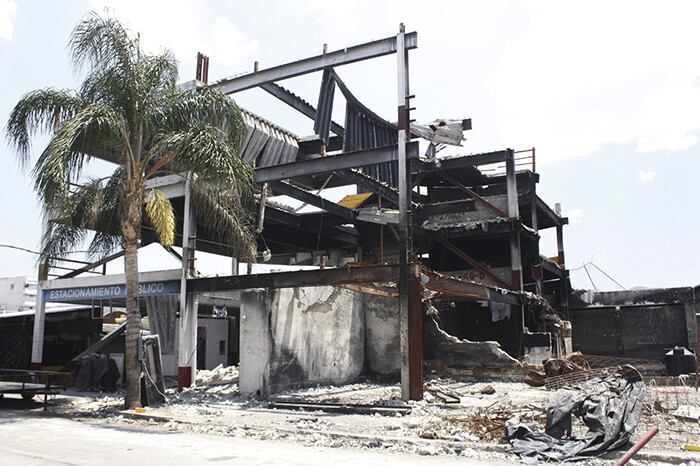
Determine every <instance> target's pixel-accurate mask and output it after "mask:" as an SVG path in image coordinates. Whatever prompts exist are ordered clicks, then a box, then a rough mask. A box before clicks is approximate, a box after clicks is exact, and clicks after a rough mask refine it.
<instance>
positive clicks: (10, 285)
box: [0, 277, 37, 313]
mask: <svg viewBox="0 0 700 466" xmlns="http://www.w3.org/2000/svg"><path fill="white" fill-rule="evenodd" d="M36 289H37V281H36V279H34V278H29V277H5V278H0V313H10V312H21V311H34V310H35V309H36Z"/></svg>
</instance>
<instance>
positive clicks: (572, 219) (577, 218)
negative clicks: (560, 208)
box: [565, 209, 583, 224]
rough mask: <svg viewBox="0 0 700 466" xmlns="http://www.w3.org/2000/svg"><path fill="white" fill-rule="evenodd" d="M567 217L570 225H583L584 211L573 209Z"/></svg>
mask: <svg viewBox="0 0 700 466" xmlns="http://www.w3.org/2000/svg"><path fill="white" fill-rule="evenodd" d="M565 217H568V219H569V224H572V223H581V219H583V211H582V210H581V209H572V210H570V211H568V212H567V213H566V215H565Z"/></svg>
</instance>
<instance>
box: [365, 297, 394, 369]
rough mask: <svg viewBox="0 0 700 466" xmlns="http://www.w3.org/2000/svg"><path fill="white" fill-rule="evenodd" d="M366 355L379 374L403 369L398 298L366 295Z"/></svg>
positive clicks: (370, 364)
mask: <svg viewBox="0 0 700 466" xmlns="http://www.w3.org/2000/svg"><path fill="white" fill-rule="evenodd" d="M365 318H366V329H365V357H366V362H367V367H366V369H368V370H369V371H371V372H375V373H377V374H384V375H388V374H399V373H400V372H401V339H400V335H399V328H400V322H399V300H398V299H397V298H384V297H380V296H372V295H366V296H365Z"/></svg>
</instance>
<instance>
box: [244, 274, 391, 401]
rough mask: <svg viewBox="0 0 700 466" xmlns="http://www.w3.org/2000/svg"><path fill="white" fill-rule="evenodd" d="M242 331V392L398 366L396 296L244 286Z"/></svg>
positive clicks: (274, 390) (337, 380) (335, 380)
mask: <svg viewBox="0 0 700 466" xmlns="http://www.w3.org/2000/svg"><path fill="white" fill-rule="evenodd" d="M240 333H241V334H240V351H241V354H240V367H239V373H240V390H241V393H243V394H247V395H254V394H258V395H261V396H267V395H269V394H270V393H277V392H280V391H283V390H285V389H287V388H292V387H298V386H302V385H309V384H315V383H335V384H339V383H346V382H349V381H352V380H353V379H355V378H357V377H358V376H359V375H360V374H361V373H363V372H364V371H371V372H375V373H379V374H398V372H399V371H400V368H401V366H400V346H399V345H400V343H399V319H398V300H397V299H392V298H381V297H376V296H368V295H363V294H361V293H356V292H352V291H348V290H345V289H342V288H333V287H306V288H294V289H281V290H276V291H268V290H256V291H247V292H245V293H243V294H242V296H241V322H240Z"/></svg>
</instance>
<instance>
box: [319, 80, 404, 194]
mask: <svg viewBox="0 0 700 466" xmlns="http://www.w3.org/2000/svg"><path fill="white" fill-rule="evenodd" d="M328 72H329V74H330V75H331V76H332V77H333V79H334V81H335V83H336V84H337V85H338V88H339V89H340V91H341V92H342V93H343V96H344V97H345V100H346V102H347V105H346V108H345V133H344V135H343V150H344V151H346V152H347V151H354V150H361V149H372V148H375V147H383V146H388V145H393V144H396V143H397V141H398V127H397V126H396V125H394V124H392V123H390V122H388V121H386V120H385V119H383V118H382V117H380V116H379V115H377V114H376V113H374V112H373V111H372V110H370V109H369V108H367V107H366V106H365V105H363V104H362V102H360V101H359V100H358V99H357V98H356V97H355V96H354V95H353V94H352V92H350V90H349V89H348V87H347V85H345V83H344V82H343V81H342V80H341V79H340V77H338V74H337V73H336V72H335V71H334V70H332V69H331V70H328ZM362 171H363V172H364V173H365V174H366V175H368V176H370V177H372V178H374V179H376V180H379V181H382V182H385V183H387V184H388V185H389V186H392V187H395V186H396V185H397V183H398V178H397V173H398V172H397V167H396V166H394V165H393V164H382V165H373V166H371V167H363V168H362Z"/></svg>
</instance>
